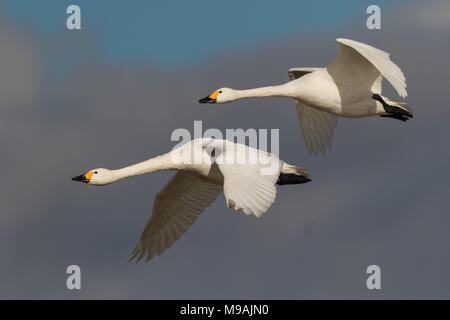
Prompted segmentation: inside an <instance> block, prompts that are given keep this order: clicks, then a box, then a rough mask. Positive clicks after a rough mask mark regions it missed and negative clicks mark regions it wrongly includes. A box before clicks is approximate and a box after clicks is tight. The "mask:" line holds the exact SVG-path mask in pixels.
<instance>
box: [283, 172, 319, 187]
mask: <svg viewBox="0 0 450 320" xmlns="http://www.w3.org/2000/svg"><path fill="white" fill-rule="evenodd" d="M310 181H311V179H309V178H307V177H305V176H299V175H297V174H292V173H280V176H279V177H278V181H277V184H278V185H280V186H282V185H284V184H301V183H307V182H310Z"/></svg>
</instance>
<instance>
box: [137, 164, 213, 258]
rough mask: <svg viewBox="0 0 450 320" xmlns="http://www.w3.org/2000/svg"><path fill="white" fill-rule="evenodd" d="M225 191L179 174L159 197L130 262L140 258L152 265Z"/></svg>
mask: <svg viewBox="0 0 450 320" xmlns="http://www.w3.org/2000/svg"><path fill="white" fill-rule="evenodd" d="M221 190H222V186H221V185H217V184H211V183H209V182H205V181H204V180H203V179H201V178H200V177H199V176H197V175H195V174H192V173H189V172H183V171H179V172H177V173H176V174H175V176H174V177H173V178H172V179H171V180H170V181H169V183H168V184H167V185H166V186H165V187H164V188H163V189H162V190H161V191H160V192H159V193H158V195H157V196H156V198H155V203H154V205H153V213H152V216H151V218H150V220H149V221H148V222H147V225H146V226H145V229H144V231H143V232H142V235H141V238H140V239H139V242H138V244H137V246H136V249H134V251H133V252H132V254H131V258H130V261H131V260H133V259H134V258H136V257H137V261H139V260H141V259H142V258H143V257H145V256H146V259H147V261H148V260H149V259H151V258H152V257H153V256H154V255H155V254H157V255H161V253H162V252H163V251H164V250H165V249H167V248H170V247H171V246H172V244H173V243H174V242H175V241H176V240H178V239H179V238H180V236H181V235H182V234H183V233H184V232H186V230H187V229H188V228H189V227H190V226H191V225H192V223H194V221H195V220H196V219H197V218H198V216H199V215H200V213H202V211H203V210H205V209H206V208H207V207H209V206H210V205H211V204H212V203H213V202H214V201H215V200H216V198H217V195H218V194H219V193H220V192H221Z"/></svg>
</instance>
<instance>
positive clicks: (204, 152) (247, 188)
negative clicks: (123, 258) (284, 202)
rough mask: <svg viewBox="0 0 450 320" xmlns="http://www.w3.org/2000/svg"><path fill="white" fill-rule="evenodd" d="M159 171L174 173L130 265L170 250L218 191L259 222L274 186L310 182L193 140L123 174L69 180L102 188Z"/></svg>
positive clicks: (276, 165) (245, 154)
mask: <svg viewBox="0 0 450 320" xmlns="http://www.w3.org/2000/svg"><path fill="white" fill-rule="evenodd" d="M186 155H187V156H186ZM160 170H177V173H176V174H175V176H174V177H173V178H172V179H171V180H170V181H169V183H168V184H167V185H166V186H165V187H164V188H163V189H162V190H161V191H160V192H159V193H158V195H157V196H156V198H155V202H154V205H153V213H152V216H151V218H150V220H149V221H148V223H147V225H146V227H145V229H144V231H143V233H142V236H141V238H140V240H139V243H138V244H137V247H136V249H135V250H134V252H133V254H132V257H131V259H130V260H132V259H134V258H136V257H137V261H139V260H140V259H142V258H143V257H145V256H146V258H147V260H149V259H150V258H152V257H153V256H154V255H155V254H157V255H160V254H161V253H162V252H163V251H164V250H165V249H166V248H168V247H170V246H172V244H173V242H174V241H175V240H177V239H179V238H180V236H181V235H182V234H183V233H184V232H186V230H187V229H188V228H189V226H190V225H191V224H192V223H193V222H194V221H195V220H196V219H197V217H198V216H199V215H200V213H201V212H202V211H203V210H204V209H206V208H207V207H209V206H210V205H211V204H212V203H213V202H214V201H215V199H216V197H217V196H218V195H219V193H220V192H221V191H222V190H223V191H224V194H225V198H226V202H227V206H228V207H229V208H234V209H235V210H242V211H243V212H244V213H245V214H247V215H250V214H254V215H256V216H257V217H259V216H261V215H262V214H263V213H264V212H266V211H267V210H268V209H269V207H270V206H271V205H272V203H273V202H274V201H275V196H276V188H275V184H280V185H282V184H299V183H305V182H308V181H310V179H308V178H307V177H308V172H307V170H306V169H302V168H298V167H295V166H292V165H289V164H287V163H286V162H284V161H282V160H280V159H279V158H278V157H277V156H276V155H274V154H270V153H267V152H263V151H259V150H257V149H253V148H250V147H247V146H244V145H241V144H236V143H233V142H230V141H227V140H218V139H212V138H208V139H197V140H194V141H191V142H189V143H187V144H185V145H184V146H182V147H180V148H177V149H174V150H172V151H171V152H169V153H166V154H164V155H161V156H158V157H155V158H152V159H150V160H147V161H144V162H141V163H138V164H135V165H132V166H129V167H125V168H122V169H118V170H108V169H94V170H91V171H89V172H87V173H85V174H83V175H81V176H78V177H75V178H73V180H75V181H81V182H85V183H88V184H92V185H106V184H110V183H113V182H115V181H118V180H121V179H124V178H127V177H132V176H137V175H142V174H146V173H150V172H155V171H160Z"/></svg>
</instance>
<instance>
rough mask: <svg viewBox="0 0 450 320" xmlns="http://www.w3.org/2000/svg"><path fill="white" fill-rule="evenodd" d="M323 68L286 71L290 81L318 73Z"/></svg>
mask: <svg viewBox="0 0 450 320" xmlns="http://www.w3.org/2000/svg"><path fill="white" fill-rule="evenodd" d="M321 69H323V68H290V69H289V71H288V75H289V78H290V79H291V80H295V79H298V78H300V77H303V76H304V75H305V74H308V73H311V72H314V71H319V70H321Z"/></svg>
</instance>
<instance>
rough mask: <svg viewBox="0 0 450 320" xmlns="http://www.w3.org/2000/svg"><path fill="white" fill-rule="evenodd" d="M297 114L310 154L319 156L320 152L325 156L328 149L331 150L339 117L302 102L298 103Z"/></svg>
mask: <svg viewBox="0 0 450 320" xmlns="http://www.w3.org/2000/svg"><path fill="white" fill-rule="evenodd" d="M297 114H298V119H299V120H300V127H301V128H302V132H303V139H304V140H305V144H306V148H307V149H308V151H309V153H310V154H314V155H316V156H317V155H319V152H320V153H321V154H322V155H323V154H325V151H326V149H328V150H330V149H331V139H332V138H333V134H334V128H336V126H337V117H336V116H334V115H332V114H329V113H327V112H322V111H319V110H316V109H314V108H312V107H310V106H308V105H307V104H304V103H302V102H300V101H297Z"/></svg>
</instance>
